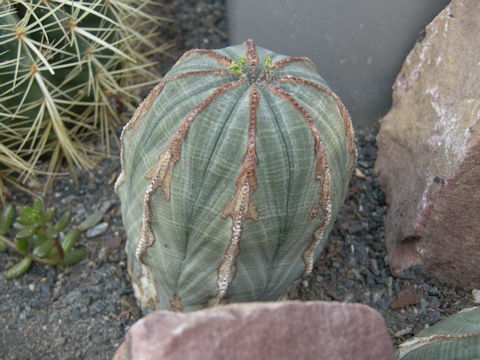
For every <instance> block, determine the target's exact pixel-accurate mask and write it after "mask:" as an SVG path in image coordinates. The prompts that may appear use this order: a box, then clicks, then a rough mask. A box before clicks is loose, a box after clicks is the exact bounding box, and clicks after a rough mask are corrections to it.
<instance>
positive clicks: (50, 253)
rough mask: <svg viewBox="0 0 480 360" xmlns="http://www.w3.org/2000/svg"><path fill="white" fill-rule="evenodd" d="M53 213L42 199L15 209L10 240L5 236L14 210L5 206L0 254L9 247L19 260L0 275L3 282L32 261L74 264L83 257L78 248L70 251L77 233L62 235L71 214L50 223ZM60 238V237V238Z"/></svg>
mask: <svg viewBox="0 0 480 360" xmlns="http://www.w3.org/2000/svg"><path fill="white" fill-rule="evenodd" d="M56 213H57V210H56V208H55V207H52V208H47V207H46V206H45V201H44V200H43V198H37V199H35V201H34V202H33V207H30V206H22V207H18V208H17V218H16V221H15V222H14V223H13V229H12V232H13V233H14V236H13V238H14V240H13V241H12V240H10V239H9V238H8V237H6V234H7V232H8V231H9V229H10V226H11V225H12V222H13V220H14V217H15V209H14V207H13V205H11V204H9V205H8V206H7V207H5V208H4V209H3V210H2V211H1V212H0V251H2V250H3V249H5V247H7V246H9V247H10V248H12V249H13V250H15V251H16V252H18V253H19V254H20V255H21V256H23V259H22V260H20V261H19V262H17V263H16V264H15V265H13V266H11V267H10V268H8V269H7V270H6V272H5V274H4V276H5V278H6V279H7V280H10V279H14V278H17V277H19V276H21V275H22V274H24V273H25V272H26V271H27V270H28V269H29V268H30V266H31V264H32V262H33V261H36V262H38V263H41V264H46V265H64V266H67V265H74V264H76V263H78V262H79V261H80V260H82V259H83V258H84V257H85V251H83V250H82V249H75V250H74V249H72V246H73V245H74V244H75V242H76V241H77V240H78V238H79V237H80V231H79V230H77V229H74V230H70V231H68V232H67V233H66V234H64V231H65V229H66V228H67V226H68V224H69V223H70V219H71V217H72V214H71V213H70V212H69V211H67V212H66V213H64V214H63V215H62V216H61V217H60V218H59V219H58V221H54V220H55V219H54V218H55V215H56ZM61 235H62V237H61Z"/></svg>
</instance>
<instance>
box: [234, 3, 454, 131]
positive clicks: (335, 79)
mask: <svg viewBox="0 0 480 360" xmlns="http://www.w3.org/2000/svg"><path fill="white" fill-rule="evenodd" d="M448 3H449V0H227V8H228V15H229V18H228V20H229V31H230V39H231V43H232V44H238V43H241V42H243V41H245V40H246V39H248V38H251V39H253V40H254V41H255V42H256V44H257V46H261V47H264V48H268V49H271V50H273V51H275V52H278V53H283V54H286V55H295V56H307V57H309V58H310V59H312V60H313V62H314V63H315V64H316V66H317V69H318V72H319V73H320V75H322V77H323V78H324V79H325V80H326V81H327V83H328V84H329V85H330V87H331V88H332V90H333V91H335V92H336V93H337V94H338V95H339V96H340V97H341V99H342V101H343V102H344V103H345V105H346V106H347V108H348V109H349V111H350V115H351V116H352V120H353V123H354V126H355V127H357V128H358V127H363V126H368V125H371V124H373V123H374V122H376V121H377V120H379V118H380V117H381V116H382V115H384V114H385V113H386V112H387V111H388V109H389V108H390V106H391V94H392V91H391V90H392V85H393V82H394V80H395V77H396V75H397V74H398V72H399V71H400V69H401V66H402V63H403V61H404V60H405V57H406V56H407V54H408V52H409V51H410V50H411V48H412V47H413V45H414V44H415V41H416V39H417V37H418V35H419V33H420V32H421V31H422V29H423V28H424V27H425V26H426V25H427V24H428V23H429V22H430V21H431V20H433V18H434V17H435V16H436V15H437V14H438V13H439V12H440V11H441V10H442V9H443V8H444V7H445V6H446V5H448Z"/></svg>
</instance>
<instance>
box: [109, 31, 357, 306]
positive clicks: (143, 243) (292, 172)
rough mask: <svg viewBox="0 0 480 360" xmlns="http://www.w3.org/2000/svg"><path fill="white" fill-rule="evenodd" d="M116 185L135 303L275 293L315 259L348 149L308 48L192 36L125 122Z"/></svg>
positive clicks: (343, 119) (349, 135) (339, 109)
mask: <svg viewBox="0 0 480 360" xmlns="http://www.w3.org/2000/svg"><path fill="white" fill-rule="evenodd" d="M121 140H122V148H121V162H122V172H121V174H120V176H119V178H118V180H117V183H116V189H117V192H118V194H119V196H120V198H121V201H122V212H123V222H124V225H125V228H126V232H127V238H128V240H127V253H128V271H129V273H130V276H131V278H132V282H133V286H134V289H135V293H136V296H137V298H138V300H139V301H140V303H141V304H142V306H143V307H144V308H159V309H172V310H175V311H189V310H195V309H198V308H202V307H206V306H212V305H218V304H222V303H225V302H241V301H256V300H265V301H266V300H275V299H278V298H279V297H280V296H281V295H282V294H283V293H284V292H285V291H286V289H287V288H288V286H290V284H291V283H292V282H293V281H294V280H296V279H298V278H299V277H301V276H302V274H303V275H306V274H309V273H310V272H311V271H312V268H313V263H314V261H315V260H316V259H317V258H318V256H319V254H320V252H321V250H322V248H323V246H324V244H325V241H326V239H327V236H328V233H329V231H330V229H331V227H332V224H333V222H334V219H335V216H336V214H337V212H338V210H339V208H340V207H341V205H342V203H343V200H344V197H345V194H346V192H347V187H348V181H349V177H350V176H351V173H352V170H353V168H354V164H355V160H356V149H355V145H354V143H353V130H352V125H351V121H350V117H349V115H348V112H347V110H346V109H345V107H344V106H343V104H342V102H341V101H340V99H339V98H338V97H337V96H336V95H335V94H334V93H333V92H332V91H331V90H330V89H329V88H328V86H327V84H326V83H325V82H324V80H323V79H322V78H321V77H320V76H319V75H318V73H317V72H316V70H315V67H314V65H313V63H312V62H311V61H310V60H309V59H307V58H298V57H287V56H283V55H279V54H275V53H273V52H272V51H269V50H266V49H262V48H259V47H256V45H255V43H254V42H253V41H252V40H248V41H247V42H246V43H244V44H242V45H239V46H233V47H228V48H225V49H220V50H199V49H196V50H191V51H189V52H187V53H186V54H185V55H183V56H182V57H181V58H180V59H179V60H178V62H177V63H176V64H175V66H173V68H172V69H171V70H170V72H169V73H167V75H166V76H165V78H164V80H163V81H162V82H161V83H160V84H158V85H157V86H156V87H155V88H154V89H153V90H152V91H151V92H150V95H149V96H148V97H147V98H146V99H145V100H144V102H143V103H142V104H141V105H140V107H139V108H138V109H137V110H136V112H135V114H134V115H133V117H132V119H131V120H130V122H129V123H128V124H127V125H126V126H125V128H124V130H123V133H122V137H121Z"/></svg>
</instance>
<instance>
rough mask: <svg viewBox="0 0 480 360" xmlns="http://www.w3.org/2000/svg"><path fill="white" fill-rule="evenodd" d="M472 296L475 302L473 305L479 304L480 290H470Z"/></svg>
mask: <svg viewBox="0 0 480 360" xmlns="http://www.w3.org/2000/svg"><path fill="white" fill-rule="evenodd" d="M472 295H473V299H474V301H475V304H480V290H478V289H473V290H472Z"/></svg>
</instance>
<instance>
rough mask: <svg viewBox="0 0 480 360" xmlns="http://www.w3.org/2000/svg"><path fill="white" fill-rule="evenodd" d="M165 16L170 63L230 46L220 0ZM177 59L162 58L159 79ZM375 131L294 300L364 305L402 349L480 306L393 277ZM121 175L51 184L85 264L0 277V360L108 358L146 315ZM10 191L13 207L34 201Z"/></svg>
mask: <svg viewBox="0 0 480 360" xmlns="http://www.w3.org/2000/svg"><path fill="white" fill-rule="evenodd" d="M161 12H162V14H163V15H165V16H169V17H170V18H172V19H178V21H177V22H174V23H170V24H167V25H165V26H164V29H163V30H164V31H163V33H162V34H163V35H164V36H165V37H166V38H167V39H170V40H171V41H176V45H175V47H174V48H172V49H171V53H172V54H173V58H176V57H178V56H180V55H181V54H182V53H183V52H184V51H185V50H186V49H189V48H194V47H196V48H199V47H200V48H219V47H223V46H226V45H227V37H226V35H225V34H226V31H227V30H226V20H225V4H224V1H218V0H204V1H188V0H182V1H170V2H166V3H165V5H164V7H163V9H162V10H161ZM173 58H164V59H161V60H162V71H163V72H164V71H165V70H167V69H168V68H169V66H171V64H172V63H173V61H174V60H173ZM376 133H377V128H375V127H372V128H369V129H365V130H361V131H357V133H356V143H357V147H358V151H359V159H358V166H357V169H356V171H355V173H354V176H353V179H352V182H351V186H350V191H349V194H348V196H347V199H346V202H345V206H344V207H343V209H342V210H341V212H340V214H339V216H338V218H337V222H336V225H335V227H334V229H333V231H332V233H331V235H330V239H329V241H328V243H327V246H326V248H325V250H324V252H323V253H322V255H321V256H320V259H319V261H318V262H317V263H316V265H315V268H314V271H313V273H312V274H311V275H310V276H308V277H307V278H305V279H302V281H301V282H300V283H299V284H298V286H297V287H296V288H295V289H294V290H292V291H291V292H290V294H289V297H290V298H291V299H299V300H327V301H345V302H351V303H354V302H359V303H363V304H368V305H370V306H372V307H373V308H375V309H377V310H378V311H379V312H380V313H381V314H382V315H383V317H384V319H385V322H386V324H387V326H388V328H389V329H390V331H391V336H392V340H393V341H394V342H395V343H399V342H402V341H404V340H406V339H408V338H409V337H411V336H412V335H413V334H415V333H417V332H418V331H419V330H421V329H423V328H424V327H425V326H429V325H431V324H433V323H435V322H437V321H438V320H440V319H442V318H444V317H445V316H447V315H450V314H452V313H455V312H457V311H458V310H461V309H464V308H467V307H471V306H474V297H473V295H472V294H471V293H470V292H466V291H463V290H461V289H455V288H451V287H448V286H446V285H445V284H443V283H442V282H440V281H437V280H434V279H431V278H428V277H427V276H421V277H419V278H417V279H398V278H395V277H394V276H393V275H392V274H391V272H390V269H389V267H388V262H387V258H386V252H385V246H384V242H383V236H384V225H383V219H384V216H385V213H386V205H385V196H384V194H383V192H382V190H381V188H380V186H379V184H378V182H377V180H376V179H375V177H374V174H373V164H374V161H375V158H376V155H377V150H376V145H375V137H376ZM114 153H115V154H116V155H118V151H116V152H114ZM119 171H120V164H119V160H118V156H112V158H109V159H105V160H104V161H102V162H101V163H100V164H99V165H98V167H97V169H96V170H95V171H94V172H92V173H91V174H88V173H80V174H79V180H80V184H81V186H80V187H79V188H78V189H77V188H76V186H75V184H74V182H73V180H72V178H71V177H69V176H68V177H65V178H59V179H58V180H57V181H55V183H54V186H53V189H52V191H51V192H50V193H49V194H47V196H46V201H47V203H48V204H49V205H50V206H51V205H55V206H57V208H58V210H59V213H62V211H65V210H66V209H69V210H71V211H72V212H73V219H72V224H73V225H74V226H79V225H80V224H81V223H82V222H84V221H85V220H86V219H89V220H88V221H87V222H86V223H87V224H86V225H85V224H84V225H83V228H84V229H87V231H86V232H83V233H82V236H81V238H80V240H79V245H78V247H80V248H83V249H85V251H86V253H87V257H86V259H85V260H83V261H82V262H80V263H79V264H77V265H75V266H73V267H67V268H63V267H47V266H42V265H37V264H34V265H33V266H32V268H31V269H30V271H29V272H28V273H27V274H26V275H25V276H23V277H21V278H19V279H16V280H12V281H6V280H4V279H3V277H0V289H2V290H1V292H0V329H1V330H0V359H9V360H14V359H111V358H112V357H113V354H114V353H115V350H116V349H117V347H118V346H119V345H120V343H121V342H122V341H123V339H124V336H125V334H126V332H127V331H128V329H129V327H130V326H131V325H132V324H133V323H134V322H135V321H136V320H138V319H139V318H140V317H141V311H140V309H139V308H138V307H137V305H136V302H135V298H134V296H133V290H132V288H131V286H130V282H129V279H128V276H127V271H126V263H125V262H126V256H125V251H124V246H125V234H124V232H123V227H122V222H121V213H120V204H119V200H118V198H117V197H116V195H115V194H114V191H113V181H114V180H115V178H116V176H117V175H118V173H119ZM12 193H13V194H12V199H11V201H12V202H13V203H14V204H19V203H26V202H28V203H30V202H31V198H29V197H28V196H25V194H21V193H17V192H14V191H12ZM17 260H18V257H17V255H16V254H15V253H14V252H12V251H10V250H9V249H7V250H6V251H4V252H3V253H1V254H0V269H6V268H8V267H10V266H11V265H13V264H14V263H15V262H16V261H17ZM476 295H477V294H476ZM477 296H478V295H477ZM477 301H478V300H477Z"/></svg>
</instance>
